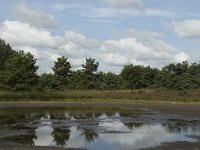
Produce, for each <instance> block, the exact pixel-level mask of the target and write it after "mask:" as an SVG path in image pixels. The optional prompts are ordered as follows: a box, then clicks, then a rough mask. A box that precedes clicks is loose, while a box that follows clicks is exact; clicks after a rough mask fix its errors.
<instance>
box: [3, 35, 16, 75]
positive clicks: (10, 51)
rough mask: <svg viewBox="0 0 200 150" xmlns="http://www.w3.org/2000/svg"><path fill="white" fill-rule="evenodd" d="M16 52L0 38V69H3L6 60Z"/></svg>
mask: <svg viewBox="0 0 200 150" xmlns="http://www.w3.org/2000/svg"><path fill="white" fill-rule="evenodd" d="M14 53H16V52H15V51H14V50H13V49H12V48H11V47H10V45H9V44H8V43H6V42H5V41H4V40H1V39H0V71H4V69H5V63H6V61H7V60H8V59H9V58H10V57H11V56H12V55H13V54H14Z"/></svg>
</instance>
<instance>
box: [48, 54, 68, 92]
mask: <svg viewBox="0 0 200 150" xmlns="http://www.w3.org/2000/svg"><path fill="white" fill-rule="evenodd" d="M54 63H55V65H54V67H53V68H52V69H53V71H54V75H55V76H56V78H57V80H58V81H59V82H60V83H61V87H62V89H64V88H66V87H67V85H68V81H69V79H68V78H69V76H70V75H71V70H70V69H71V65H70V62H69V61H68V60H67V58H65V57H64V56H62V57H61V58H57V61H56V62H54Z"/></svg>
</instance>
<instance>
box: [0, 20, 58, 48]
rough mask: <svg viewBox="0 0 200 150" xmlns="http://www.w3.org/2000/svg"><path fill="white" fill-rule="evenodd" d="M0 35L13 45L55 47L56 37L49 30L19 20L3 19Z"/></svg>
mask: <svg viewBox="0 0 200 150" xmlns="http://www.w3.org/2000/svg"><path fill="white" fill-rule="evenodd" d="M0 36H1V38H3V39H5V40H6V41H7V42H9V43H10V44H12V45H15V46H22V45H25V46H37V47H56V46H57V41H56V38H54V37H52V36H51V34H50V32H49V31H46V30H42V29H38V28H35V27H32V26H30V25H29V24H27V23H22V22H19V21H4V22H3V23H2V27H1V28H0Z"/></svg>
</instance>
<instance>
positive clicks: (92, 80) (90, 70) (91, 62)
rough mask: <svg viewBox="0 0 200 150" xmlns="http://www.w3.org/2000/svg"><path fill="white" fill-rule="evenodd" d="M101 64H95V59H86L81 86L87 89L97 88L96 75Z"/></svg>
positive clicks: (83, 65)
mask: <svg viewBox="0 0 200 150" xmlns="http://www.w3.org/2000/svg"><path fill="white" fill-rule="evenodd" d="M98 66H99V62H95V59H92V58H86V63H85V64H82V67H83V70H82V71H83V78H82V81H81V84H82V85H84V87H85V88H86V89H95V88H97V87H96V86H97V84H96V83H97V82H96V80H97V79H96V75H95V73H97V69H98Z"/></svg>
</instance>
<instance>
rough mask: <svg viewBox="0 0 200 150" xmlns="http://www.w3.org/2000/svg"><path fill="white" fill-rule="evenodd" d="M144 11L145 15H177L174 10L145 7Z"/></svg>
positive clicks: (170, 16) (168, 16)
mask: <svg viewBox="0 0 200 150" xmlns="http://www.w3.org/2000/svg"><path fill="white" fill-rule="evenodd" d="M144 12H145V14H146V15H147V16H158V17H165V18H172V17H176V16H177V14H176V13H174V12H170V11H163V10H158V9H146V10H145V11H144Z"/></svg>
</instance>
